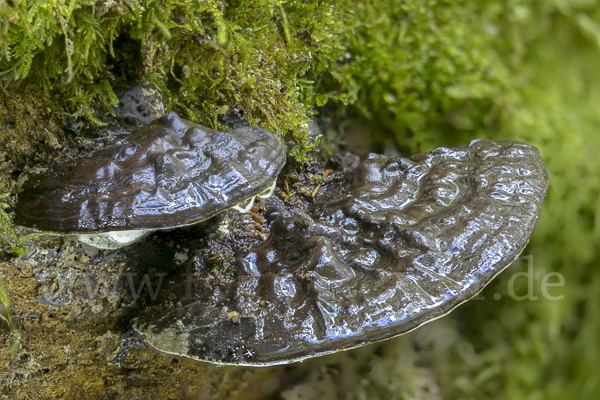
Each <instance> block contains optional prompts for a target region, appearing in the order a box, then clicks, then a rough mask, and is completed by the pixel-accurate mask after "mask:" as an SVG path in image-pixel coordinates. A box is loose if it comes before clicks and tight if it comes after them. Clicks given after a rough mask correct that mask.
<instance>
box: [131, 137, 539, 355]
mask: <svg viewBox="0 0 600 400" xmlns="http://www.w3.org/2000/svg"><path fill="white" fill-rule="evenodd" d="M547 188H548V173H547V171H546V168H545V166H544V164H543V162H542V160H541V158H540V155H539V152H538V150H537V149H536V148H534V147H531V146H527V145H524V144H519V143H515V142H491V141H474V142H472V143H471V144H470V145H469V146H466V147H464V148H462V149H458V150H451V149H447V148H440V149H437V150H434V151H432V152H430V153H424V154H420V155H416V156H413V157H411V158H409V159H406V158H399V159H392V158H388V157H385V156H381V155H370V156H368V157H367V158H366V159H365V160H363V162H362V163H361V164H360V165H359V166H358V168H357V169H356V170H355V171H354V172H350V173H346V174H344V175H342V176H340V177H339V178H338V179H336V180H335V182H334V183H332V184H329V185H328V186H327V187H324V188H322V190H321V191H320V193H319V201H317V202H316V203H315V204H314V205H313V207H312V209H311V210H309V212H308V214H304V213H297V212H296V213H289V212H288V210H286V209H285V207H284V206H283V204H282V203H280V205H279V206H275V208H276V209H275V210H272V213H273V215H276V216H279V218H278V219H277V220H276V221H275V222H274V224H273V227H272V230H271V235H270V237H269V238H268V240H267V241H266V242H264V243H262V244H261V245H259V246H258V247H257V248H255V249H253V250H252V251H251V252H250V253H249V254H243V255H239V257H238V258H237V260H236V262H237V273H236V276H235V278H233V279H231V280H222V279H221V280H219V279H217V278H216V277H214V276H213V275H212V274H211V273H210V272H209V271H208V269H207V268H206V266H205V265H202V264H200V263H198V262H196V263H195V264H194V263H191V264H190V265H188V269H187V271H185V272H187V273H179V274H177V275H175V276H174V277H173V278H172V279H170V280H169V281H168V282H165V284H164V286H163V288H162V289H161V293H160V295H159V298H158V299H157V300H156V302H155V303H154V304H155V305H152V306H150V307H148V308H147V309H146V310H145V311H144V312H143V313H142V314H141V316H139V317H138V319H137V322H136V329H137V330H138V331H139V332H141V333H143V334H144V336H145V338H146V341H147V342H148V343H149V344H150V345H152V346H154V347H155V348H157V349H158V350H161V351H163V352H166V353H171V354H179V355H184V356H187V357H191V358H195V359H199V360H205V361H210V362H216V363H225V364H250V365H268V364H279V363H287V362H293V361H297V360H301V359H304V358H307V357H312V356H316V355H322V354H327V353H330V352H335V351H338V350H343V349H348V348H352V347H356V346H360V345H363V344H366V343H370V342H374V341H379V340H383V339H387V338H390V337H393V336H396V335H399V334H402V333H405V332H407V331H410V330H412V329H415V328H416V327H418V326H420V325H421V324H423V323H425V322H428V321H430V320H432V319H435V318H437V317H440V316H442V315H443V314H445V313H447V312H449V311H451V310H452V309H453V308H454V307H456V306H457V305H459V304H461V303H463V302H465V301H467V300H468V299H470V298H471V297H473V296H474V295H475V294H476V293H477V292H479V291H480V290H481V289H482V288H483V287H484V286H485V285H486V284H487V283H488V282H489V281H490V280H491V279H492V278H493V277H494V276H496V275H497V274H498V273H499V272H500V271H502V270H503V269H504V268H505V267H507V266H508V265H509V264H510V263H511V262H512V261H513V260H514V259H515V258H516V257H517V256H518V254H519V253H520V252H521V251H522V249H523V248H524V246H525V245H526V244H527V242H528V240H529V238H530V237H531V235H532V233H533V230H534V228H535V225H536V223H537V220H538V217H539V215H540V211H541V208H542V202H543V200H544V197H545V195H546V191H547ZM176 301H178V302H179V303H178V304H177V306H169V307H167V305H168V304H171V305H172V304H174V303H175V302H176Z"/></svg>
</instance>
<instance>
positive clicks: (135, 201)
mask: <svg viewBox="0 0 600 400" xmlns="http://www.w3.org/2000/svg"><path fill="white" fill-rule="evenodd" d="M284 163H285V150H284V148H283V146H281V144H280V143H279V140H278V139H277V137H276V136H275V135H274V134H272V133H271V132H268V131H266V130H264V129H262V128H258V127H243V128H239V129H235V130H233V131H231V132H217V131H214V130H212V129H209V128H206V127H203V126H200V125H196V124H194V123H192V122H189V121H185V120H182V119H180V118H179V117H178V116H177V114H175V113H174V112H171V113H169V114H168V115H166V116H164V117H162V118H159V119H157V120H155V121H153V122H152V123H150V124H149V125H147V126H145V127H143V128H142V129H140V130H138V131H136V132H135V133H133V134H132V135H131V136H130V137H129V139H127V140H126V141H125V142H124V143H123V144H121V145H118V146H115V147H112V148H110V149H106V150H102V151H99V152H96V153H94V154H93V155H92V156H90V157H88V158H85V159H81V160H79V161H77V163H75V164H73V165H68V166H58V167H57V168H51V169H50V170H49V171H48V172H46V173H44V174H40V175H35V176H33V177H31V178H30V179H29V181H27V182H26V184H25V185H24V187H23V192H22V193H21V194H20V195H19V203H18V204H17V208H16V217H15V222H16V223H18V224H20V225H23V226H28V227H34V228H36V229H39V230H43V231H51V232H61V233H98V232H108V231H121V230H123V231H128V230H135V229H166V228H173V227H177V226H183V225H189V224H192V223H195V222H198V221H201V220H205V219H207V218H209V217H211V216H213V215H215V214H217V213H219V212H221V211H223V210H225V209H228V208H231V207H233V206H235V205H236V204H238V203H240V202H243V201H245V200H247V199H249V198H251V197H253V196H255V195H257V194H259V193H261V192H263V191H265V190H266V189H268V188H269V187H270V185H271V184H272V182H273V181H274V180H275V178H276V177H277V174H278V173H279V171H280V170H281V168H282V167H283V164H284Z"/></svg>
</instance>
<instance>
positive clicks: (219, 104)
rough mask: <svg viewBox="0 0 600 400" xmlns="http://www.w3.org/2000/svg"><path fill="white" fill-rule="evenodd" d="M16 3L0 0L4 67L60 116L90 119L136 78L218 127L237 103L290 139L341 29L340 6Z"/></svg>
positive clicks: (188, 113) (255, 120) (292, 3)
mask: <svg viewBox="0 0 600 400" xmlns="http://www.w3.org/2000/svg"><path fill="white" fill-rule="evenodd" d="M15 4H16V7H12V6H11V5H10V4H9V3H8V2H7V1H5V0H0V15H2V16H3V17H6V16H11V15H13V14H14V15H15V18H14V19H13V20H12V21H10V22H9V21H8V18H3V20H2V21H3V22H2V23H1V25H0V51H1V53H0V69H1V70H2V74H3V75H6V76H8V77H9V78H10V80H12V81H20V80H23V79H33V80H36V81H37V82H39V84H40V85H41V86H42V87H43V88H44V90H45V92H46V93H47V95H50V94H56V93H58V94H60V97H58V98H60V99H64V100H60V102H59V103H58V104H56V108H57V110H58V111H60V112H67V113H69V114H71V115H73V116H76V117H86V118H88V119H89V120H91V121H93V122H95V123H96V124H100V121H99V120H98V119H97V118H96V113H95V111H96V110H97V109H98V108H99V107H100V106H101V105H102V104H104V105H105V106H108V105H110V104H111V103H114V102H115V101H116V99H115V97H114V94H113V91H112V89H113V88H114V87H115V86H117V85H120V84H123V83H125V82H126V81H128V80H130V79H143V80H148V81H151V82H153V83H154V84H156V85H157V86H158V87H159V88H160V89H162V90H163V92H164V93H165V94H166V95H167V96H166V97H167V101H168V103H169V106H170V108H176V109H178V110H179V111H180V112H182V113H184V114H185V116H186V117H187V118H189V119H191V120H193V121H196V122H199V123H202V124H205V125H208V126H211V127H216V128H219V127H220V126H219V122H218V120H217V117H218V115H219V113H220V111H221V110H222V108H223V106H224V105H228V106H237V107H242V108H243V109H244V110H245V113H246V117H247V118H248V119H249V121H250V122H251V123H252V124H261V125H263V126H264V127H266V128H267V129H271V130H273V131H276V132H279V133H280V134H282V135H283V134H286V133H288V132H291V131H292V130H293V129H294V128H296V127H297V126H299V125H300V124H301V123H302V122H303V121H304V120H306V118H307V115H309V114H310V113H311V112H312V105H313V103H314V97H315V94H314V90H313V89H314V85H313V80H312V78H311V76H314V75H315V74H319V73H321V72H322V71H324V70H326V69H327V68H328V67H329V65H330V63H331V62H333V61H335V58H336V56H335V53H336V51H337V50H338V47H339V41H338V39H337V37H338V36H340V35H339V33H340V31H341V30H342V28H343V23H342V19H341V18H340V11H339V10H337V8H336V7H337V5H336V2H333V3H331V2H328V3H325V2H303V1H288V2H279V1H266V0H263V1H257V2H254V1H253V2H247V1H233V2H228V3H227V4H226V5H225V4H224V3H222V2H211V1H178V2H175V1H166V0H162V1H161V0H157V1H148V2H137V1H132V2H129V1H125V2H94V1H91V0H87V1H86V0H72V1H59V0H53V1H48V2H17V3H15ZM15 10H16V14H15ZM9 18H10V17H9ZM340 37H341V36H340ZM5 86H6V85H5ZM307 150H309V148H302V147H300V148H299V149H298V150H296V152H297V155H298V156H300V157H301V158H302V157H305V154H306V152H307Z"/></svg>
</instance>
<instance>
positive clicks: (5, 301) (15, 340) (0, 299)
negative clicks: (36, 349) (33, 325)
mask: <svg viewBox="0 0 600 400" xmlns="http://www.w3.org/2000/svg"><path fill="white" fill-rule="evenodd" d="M0 303H2V306H4V310H5V311H6V317H5V316H4V315H2V313H0V321H4V322H5V323H6V324H7V325H8V328H9V329H10V333H11V335H12V344H11V346H10V353H11V355H12V356H13V358H14V357H16V356H17V353H18V352H19V349H20V348H21V332H19V329H18V328H17V325H16V324H15V321H13V319H12V316H11V315H10V309H11V303H10V299H9V298H8V294H7V293H6V289H5V288H4V280H3V279H2V277H1V276H0Z"/></svg>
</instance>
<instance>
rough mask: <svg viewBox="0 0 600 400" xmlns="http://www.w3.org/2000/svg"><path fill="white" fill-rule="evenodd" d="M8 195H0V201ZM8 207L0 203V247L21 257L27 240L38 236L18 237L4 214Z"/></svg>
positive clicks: (7, 216)
mask: <svg viewBox="0 0 600 400" xmlns="http://www.w3.org/2000/svg"><path fill="white" fill-rule="evenodd" d="M3 187H4V183H2V184H0V190H1V189H2V188H3ZM8 195H9V194H8V193H2V194H0V200H2V199H4V198H6V197H8ZM8 207H9V205H8V204H6V203H3V202H1V201H0V245H2V247H3V248H4V250H5V251H7V252H10V253H12V254H14V255H21V254H24V253H25V249H24V247H23V245H24V244H25V242H26V241H28V240H29V239H33V238H35V237H37V236H39V235H40V234H38V233H32V234H29V235H27V236H24V237H21V236H19V235H18V234H17V233H16V232H15V230H14V227H13V224H12V220H11V218H10V215H8V213H7V212H6V209H7V208H8Z"/></svg>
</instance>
